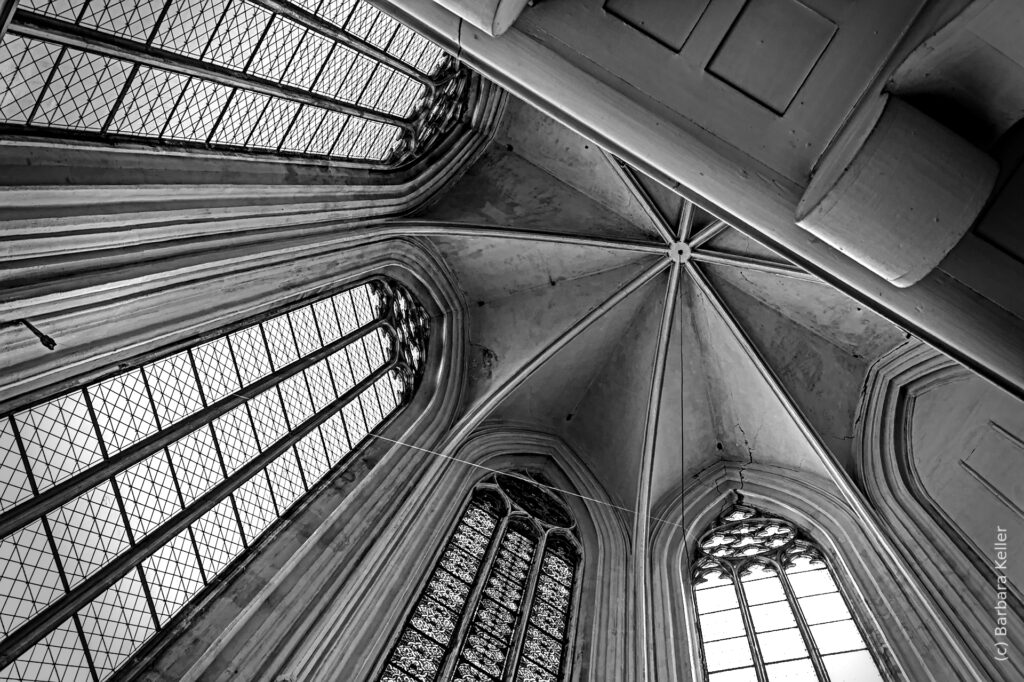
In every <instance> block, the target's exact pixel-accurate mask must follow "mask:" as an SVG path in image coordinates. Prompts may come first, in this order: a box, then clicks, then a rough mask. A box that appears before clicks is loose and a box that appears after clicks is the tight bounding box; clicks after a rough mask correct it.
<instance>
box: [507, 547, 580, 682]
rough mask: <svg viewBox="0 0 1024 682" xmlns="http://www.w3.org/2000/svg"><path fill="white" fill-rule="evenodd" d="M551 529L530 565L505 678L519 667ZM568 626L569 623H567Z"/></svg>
mask: <svg viewBox="0 0 1024 682" xmlns="http://www.w3.org/2000/svg"><path fill="white" fill-rule="evenodd" d="M549 535H551V531H547V532H545V533H544V534H543V535H541V537H540V542H538V543H537V551H536V554H534V556H533V566H531V567H530V575H529V576H528V577H527V579H526V589H525V590H524V591H523V602H522V607H521V608H520V610H519V613H520V617H519V622H518V623H516V629H515V632H514V633H512V643H511V645H510V646H509V648H508V659H507V660H506V661H505V670H504V674H503V675H502V678H501V679H503V680H513V679H515V674H516V670H517V669H518V668H519V659H520V657H521V656H522V651H523V642H524V641H525V639H526V627H527V625H528V624H529V621H530V612H531V610H532V608H533V599H534V593H535V592H536V589H537V581H538V579H539V578H540V566H541V563H542V562H543V561H544V550H545V548H546V547H547V543H548V536H549ZM566 627H568V624H566Z"/></svg>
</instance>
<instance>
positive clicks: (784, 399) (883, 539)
mask: <svg viewBox="0 0 1024 682" xmlns="http://www.w3.org/2000/svg"><path fill="white" fill-rule="evenodd" d="M685 267H686V271H687V273H688V274H689V275H690V277H691V279H692V280H693V282H694V285H695V286H696V287H697V289H698V290H699V291H700V293H701V294H702V295H703V296H704V297H705V298H706V299H707V301H708V302H709V303H710V305H711V307H712V308H713V309H714V311H715V312H716V313H717V314H718V316H719V317H720V318H721V319H722V321H723V323H724V324H725V326H726V328H727V329H728V330H729V332H730V333H731V335H732V336H733V339H734V340H735V341H736V342H737V343H738V344H739V345H740V347H741V348H742V350H743V352H744V353H745V354H746V355H747V357H749V358H750V360H751V362H752V363H753V364H754V367H755V368H756V369H757V372H758V374H760V375H761V378H762V379H763V380H764V381H765V382H766V383H767V384H768V387H769V388H770V389H771V391H772V393H773V394H774V395H775V397H776V398H777V399H778V400H779V402H780V403H781V405H782V407H783V409H784V410H785V411H786V413H787V414H788V415H789V417H790V419H792V420H793V423H794V424H795V425H796V427H797V429H798V430H799V431H800V432H801V434H802V435H803V436H804V438H805V440H806V441H807V443H808V444H809V445H810V447H811V450H813V451H814V454H815V455H817V456H818V459H819V460H820V461H821V464H822V466H823V467H824V468H825V471H826V472H827V473H828V475H829V477H830V478H831V479H832V482H833V483H834V484H835V485H836V487H837V488H838V489H839V492H840V494H841V495H842V496H843V498H844V499H845V500H846V502H847V503H848V504H849V505H850V508H851V511H852V512H853V513H854V514H856V515H857V516H859V517H860V519H861V520H862V521H863V522H864V525H865V529H866V530H867V531H868V532H869V533H870V534H871V535H872V536H873V537H874V540H875V542H876V543H877V544H878V546H879V547H880V548H882V551H884V552H885V553H886V554H887V555H888V557H889V560H890V561H891V562H892V565H893V566H894V567H895V569H896V570H897V571H899V573H900V576H901V577H902V578H903V582H904V583H905V584H906V585H908V586H909V587H910V589H911V590H912V592H913V596H914V597H915V598H916V599H917V600H918V602H919V603H920V604H921V605H922V606H923V607H924V608H925V609H926V610H927V611H928V613H929V614H930V615H931V616H932V621H933V622H934V623H935V624H936V625H938V626H939V628H940V629H941V630H942V633H943V635H944V636H945V637H946V639H947V640H948V641H949V642H951V643H952V644H953V645H954V646H955V647H956V653H957V655H958V656H960V658H961V659H962V660H963V661H965V662H966V663H967V664H968V665H970V664H971V660H972V659H971V657H970V656H969V655H968V652H967V651H965V650H964V649H963V647H962V646H961V645H960V643H959V640H957V639H956V637H955V635H954V633H953V632H951V631H950V630H949V627H948V626H947V625H946V623H945V621H944V620H943V619H942V618H941V617H940V614H939V613H938V612H937V611H936V609H935V607H934V606H933V605H932V603H931V600H930V599H928V598H926V595H925V592H924V589H923V588H922V587H921V584H920V582H919V580H918V578H917V576H916V574H915V573H914V572H913V571H912V570H911V569H910V567H909V566H908V565H907V563H906V562H905V561H904V560H903V557H902V556H901V555H900V554H899V552H897V551H896V548H895V546H894V545H893V544H892V542H891V541H890V540H889V538H888V536H886V534H885V532H884V531H883V530H882V525H881V522H880V521H879V519H878V517H877V515H876V514H875V512H874V511H873V510H872V509H871V508H870V507H869V506H868V504H867V502H866V501H865V499H864V497H863V495H862V494H861V492H860V491H859V490H858V489H857V487H856V486H855V485H854V483H853V481H852V480H851V479H850V476H849V474H847V473H846V470H845V469H843V468H842V467H841V466H840V465H839V463H838V462H837V461H836V460H835V457H833V456H832V453H831V452H829V450H828V448H826V447H825V444H824V443H823V442H822V441H821V438H820V437H819V436H818V433H817V431H815V429H814V427H813V426H812V425H811V423H810V422H809V421H808V420H807V419H806V418H805V417H804V415H803V413H802V412H801V411H800V408H799V407H797V405H796V402H794V401H793V399H792V398H791V397H790V395H789V392H788V391H787V390H786V387H785V386H784V385H783V384H782V382H781V381H780V380H779V379H778V377H777V376H776V375H775V372H774V371H773V370H772V369H771V367H770V366H769V365H768V363H767V361H766V360H765V359H764V358H763V357H762V356H761V353H760V352H759V351H758V350H757V348H756V347H755V346H754V344H753V343H752V342H751V340H750V338H749V337H748V336H747V334H746V332H744V331H743V328H742V327H741V326H740V324H739V322H738V321H737V319H736V317H735V316H734V315H733V314H732V311H730V310H729V308H728V306H727V305H726V304H725V302H724V301H723V300H722V299H721V298H720V297H719V295H718V292H716V291H715V289H714V287H713V286H712V285H711V283H710V281H708V279H707V278H706V277H705V276H704V273H703V272H701V270H700V268H699V267H697V266H695V265H694V264H693V263H686V265H685Z"/></svg>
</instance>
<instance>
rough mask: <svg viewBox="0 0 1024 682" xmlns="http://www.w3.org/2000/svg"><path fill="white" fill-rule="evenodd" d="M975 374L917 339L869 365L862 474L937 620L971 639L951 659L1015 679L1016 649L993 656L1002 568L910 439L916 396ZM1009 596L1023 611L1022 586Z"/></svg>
mask: <svg viewBox="0 0 1024 682" xmlns="http://www.w3.org/2000/svg"><path fill="white" fill-rule="evenodd" d="M971 376H973V375H972V374H971V373H970V372H969V370H967V369H965V368H963V367H962V366H960V365H958V364H957V363H955V362H954V361H953V360H950V359H949V358H947V357H945V356H944V355H942V354H940V353H938V352H937V351H935V350H933V349H931V348H930V347H928V346H927V345H925V344H923V343H920V342H917V341H911V342H907V343H905V344H903V345H901V346H899V347H897V348H895V349H893V350H892V351H890V352H889V353H887V354H886V355H884V356H882V357H881V358H879V359H878V360H877V361H876V363H875V364H874V365H873V366H872V367H871V369H870V371H869V373H868V377H867V380H866V386H865V390H864V393H863V395H862V400H861V404H860V407H859V409H858V417H857V419H858V422H859V423H860V424H861V425H862V426H861V430H860V431H858V433H857V435H856V439H855V442H854V453H855V461H856V466H857V470H856V478H857V479H858V482H859V484H860V486H861V487H862V488H863V490H864V491H865V494H866V496H867V498H868V500H869V501H870V502H871V505H872V507H873V508H874V509H875V510H876V511H877V513H878V515H879V517H880V518H881V519H882V521H883V523H885V525H886V526H887V527H888V528H889V530H890V534H891V536H892V537H893V538H898V541H897V542H896V543H895V544H896V546H897V548H898V550H899V552H900V553H901V555H902V556H903V557H904V558H905V560H906V561H908V562H910V563H911V564H913V565H916V566H917V567H918V570H917V575H918V578H919V580H920V581H921V583H922V585H923V586H924V588H925V590H926V591H927V593H928V594H929V595H931V596H932V599H933V600H934V603H935V607H936V609H935V621H936V625H942V626H943V627H945V628H946V629H948V630H949V631H950V632H951V633H952V634H951V636H955V637H956V638H958V639H959V640H961V641H962V642H963V645H964V650H965V652H966V653H967V657H965V658H964V660H962V661H951V662H950V664H951V665H952V664H954V663H956V664H958V665H960V666H961V668H960V669H961V670H963V672H962V673H961V676H962V677H964V678H965V679H966V678H968V677H970V678H971V679H988V680H1006V681H1007V682H1009V681H1010V680H1018V679H1020V678H1021V677H1022V676H1024V662H1022V661H1020V660H1017V659H1015V658H1014V657H1012V656H1011V657H1010V658H1009V660H1008V661H1003V662H998V661H996V660H994V659H993V654H992V653H991V646H992V627H993V619H994V612H993V608H994V606H993V604H994V599H995V589H996V587H995V585H996V582H995V577H994V572H993V571H992V568H991V566H990V565H988V564H987V563H986V561H985V560H984V558H982V557H979V556H978V555H977V554H976V552H975V551H974V550H973V548H971V547H970V546H969V545H968V544H967V543H965V542H963V541H962V540H960V539H959V530H958V529H957V528H956V527H955V525H954V524H953V522H952V521H951V520H950V519H949V518H948V517H947V516H946V515H945V514H944V513H943V512H942V510H941V509H940V508H939V507H938V506H937V505H936V504H935V502H934V501H933V500H932V499H931V496H930V495H929V494H928V492H927V491H926V490H925V488H924V486H923V484H922V482H921V480H920V477H919V476H918V474H917V473H916V470H915V466H914V462H913V452H912V446H911V443H910V439H909V433H910V428H909V426H910V422H911V419H912V417H913V411H914V401H915V398H916V396H918V395H921V394H922V393H924V392H927V391H928V390H930V389H932V388H935V387H936V386H939V385H942V384H947V383H950V382H955V381H959V380H963V379H966V378H968V377H971ZM1007 601H1008V602H1010V603H1011V611H1012V612H1014V613H1018V612H1020V611H1021V598H1020V595H1019V594H1017V593H1016V592H1015V591H1013V590H1010V592H1009V595H1008V599H1007ZM1007 639H1008V640H1009V641H1010V642H1012V644H1011V646H1012V647H1013V648H1015V649H1019V648H1021V647H1024V625H1022V624H1021V623H1020V621H1019V620H1017V619H1013V618H1011V619H1009V623H1008V625H1007ZM943 651H944V650H943ZM944 655H948V654H944ZM968 666H969V667H968ZM956 669H957V668H951V670H956ZM968 671H970V673H969V674H968Z"/></svg>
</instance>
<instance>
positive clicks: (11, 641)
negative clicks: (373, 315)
mask: <svg viewBox="0 0 1024 682" xmlns="http://www.w3.org/2000/svg"><path fill="white" fill-rule="evenodd" d="M394 365H395V363H394V362H391V363H387V364H385V365H384V366H383V367H381V368H380V369H378V370H377V371H376V372H372V373H371V374H370V375H369V376H368V377H366V378H365V379H364V380H363V381H361V382H359V383H358V384H356V385H355V386H353V387H352V389H350V390H349V391H347V392H346V393H345V395H343V396H341V397H339V398H338V399H337V400H335V401H333V402H331V403H330V404H328V405H326V406H325V407H324V408H323V409H322V410H319V411H317V412H316V413H314V414H313V416H311V417H310V418H309V419H307V420H306V421H304V422H303V423H302V424H300V425H299V426H298V427H297V428H295V429H294V430H293V431H292V432H291V433H289V434H287V435H286V436H284V437H283V438H281V439H279V440H278V441H277V442H276V443H274V445H272V446H271V447H269V448H267V450H266V451H265V452H263V453H261V454H260V455H257V456H256V457H254V458H252V459H251V460H249V461H248V462H246V463H245V464H244V465H242V466H241V467H239V468H238V469H237V470H236V471H235V473H234V474H232V476H231V477H230V478H228V479H225V480H224V481H221V482H220V483H218V484H217V485H215V486H214V487H213V488H211V489H210V490H208V491H206V492H205V493H203V494H202V495H200V496H199V497H198V498H197V499H196V500H195V501H193V502H192V504H191V505H189V506H188V507H187V508H185V509H184V510H182V511H180V512H178V513H176V514H174V515H173V516H171V517H170V518H168V519H167V520H166V521H164V522H163V523H161V524H160V525H159V526H157V527H156V528H155V529H154V530H153V531H152V532H151V533H150V534H149V535H147V536H146V537H145V538H143V539H142V540H140V541H139V543H138V544H136V545H135V546H134V547H131V548H130V549H128V550H127V551H126V552H124V553H123V554H121V555H119V556H118V557H117V558H115V559H113V560H112V561H110V562H109V563H108V564H106V565H105V566H103V567H102V568H101V569H99V570H98V571H96V572H95V573H93V574H92V575H91V576H90V577H89V578H87V579H86V580H84V581H83V582H82V583H80V584H79V585H78V586H77V587H76V588H74V589H73V590H72V591H71V592H70V593H68V594H66V595H64V596H63V597H61V598H59V599H57V600H56V601H54V602H53V603H52V604H50V605H49V606H47V607H46V608H45V609H43V610H42V611H40V612H39V613H38V614H37V615H36V616H35V617H33V618H32V619H30V620H29V621H27V622H26V623H24V624H23V625H22V626H20V627H19V628H18V629H16V630H15V631H14V632H12V633H10V636H9V637H8V638H7V639H6V640H4V642H3V646H2V649H0V668H3V666H6V665H8V664H9V663H11V662H12V661H14V660H15V659H17V658H18V656H20V655H21V654H23V653H24V652H25V651H27V650H28V649H29V648H30V647H32V645H34V644H35V643H36V642H38V641H39V640H40V639H42V638H43V637H45V636H46V634H47V633H49V632H50V631H51V630H53V629H54V628H56V627H57V626H59V625H60V624H61V623H63V622H64V621H65V620H67V619H68V618H69V617H70V616H72V615H74V614H75V613H77V612H78V611H79V610H81V609H82V608H83V607H84V606H85V605H87V604H88V603H89V602H91V601H92V600H94V599H95V598H96V597H98V596H99V595H100V594H102V593H103V591H104V590H106V589H107V588H108V587H110V586H111V585H113V584H114V583H115V582H117V581H118V580H119V579H120V578H121V576H122V575H124V574H125V573H126V572H127V571H128V570H130V569H131V568H132V567H134V566H136V565H138V564H139V563H141V562H142V561H143V560H145V559H146V558H148V557H149V556H151V555H152V554H154V553H155V552H156V551H158V550H159V549H160V548H161V547H163V546H164V545H165V544H167V543H168V542H169V541H170V540H171V539H173V538H174V537H175V536H176V535H178V534H179V533H180V532H182V531H183V530H185V529H190V527H191V524H192V523H193V522H194V521H195V520H197V519H199V518H200V517H201V516H202V515H203V514H205V513H206V512H208V511H209V510H210V509H213V508H214V507H215V506H217V504H219V503H220V502H221V500H223V499H224V498H225V497H227V496H228V495H229V494H231V493H232V492H234V491H235V490H236V489H237V488H238V487H239V486H241V485H242V484H243V483H244V482H245V481H246V480H248V479H249V478H250V477H251V476H252V475H254V474H255V473H257V472H259V471H262V470H263V469H264V467H266V465H268V464H270V463H271V462H272V461H274V460H275V459H276V458H277V457H279V456H281V455H282V454H283V453H285V452H286V451H287V450H288V449H289V448H291V447H293V446H294V445H295V443H296V442H298V441H299V440H300V439H301V438H303V437H304V436H305V435H306V434H308V433H310V432H311V431H313V429H315V428H316V427H318V426H319V425H320V424H321V423H323V422H324V421H326V420H327V419H328V418H329V417H330V416H331V415H333V414H334V413H335V412H337V411H338V410H340V409H342V408H343V407H344V406H345V405H346V404H348V403H349V402H351V401H352V400H355V399H356V398H357V397H358V395H359V393H360V392H361V391H363V390H364V389H365V388H366V387H367V386H369V385H371V384H372V383H373V382H374V381H376V380H377V379H379V378H380V377H381V376H384V375H385V374H386V373H387V372H389V371H390V370H391V368H392V367H393V366H394ZM171 473H172V475H173V474H174V470H173V468H172V471H171ZM179 494H180V493H179ZM197 554H198V553H197ZM200 567H202V565H201V564H200Z"/></svg>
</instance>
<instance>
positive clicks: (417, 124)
mask: <svg viewBox="0 0 1024 682" xmlns="http://www.w3.org/2000/svg"><path fill="white" fill-rule="evenodd" d="M0 38H2V40H0V129H2V130H5V131H7V132H9V133H14V134H25V133H31V134H38V135H44V136H58V137H77V138H84V139H99V140H108V141H117V140H121V141H142V140H144V141H149V142H157V143H160V144H165V145H175V146H184V147H200V148H210V149H222V150H227V151H232V150H233V151H239V150H244V151H246V152H248V153H250V154H275V155H286V156H310V157H318V158H327V159H341V160H349V161H360V162H365V163H369V164H373V165H384V166H394V165H397V164H400V163H402V162H405V161H407V160H409V159H410V158H412V157H415V156H416V155H418V154H420V153H422V152H423V151H424V150H426V149H427V148H429V147H430V146H431V144H432V143H433V141H434V140H435V139H437V138H438V136H439V135H441V134H443V133H444V132H446V131H447V130H448V129H450V127H451V126H452V125H453V124H454V122H455V121H456V120H457V119H458V118H459V117H460V116H461V113H462V107H463V104H464V99H465V97H464V95H465V94H466V93H465V90H466V88H465V84H466V83H465V81H466V73H465V71H464V70H461V69H460V68H458V67H457V64H456V63H455V61H454V60H453V59H451V58H450V57H448V56H447V55H445V53H444V52H442V51H441V49H440V48H438V47H437V46H436V45H434V44H433V43H431V42H430V41H428V40H426V39H425V38H423V37H422V36H420V35H418V34H416V33H415V32H413V31H412V30H411V29H409V28H407V27H405V26H403V25H401V24H400V23H399V22H398V21H396V20H394V19H392V18H391V17H389V16H388V15H386V14H384V13H382V12H381V11H380V10H378V9H376V8H375V7H373V6H371V5H369V4H367V3H366V2H364V1H363V0H295V1H294V2H291V1H289V0H20V2H19V4H18V8H17V11H16V12H15V14H14V17H13V20H12V22H11V25H10V27H9V29H8V31H7V33H6V35H3V36H0Z"/></svg>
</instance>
